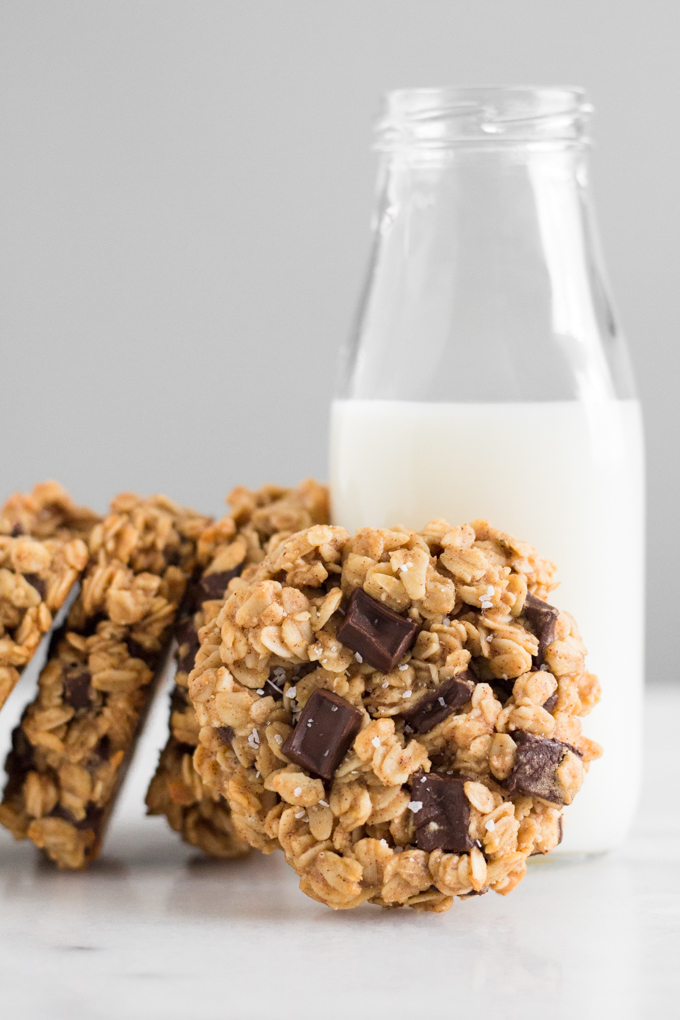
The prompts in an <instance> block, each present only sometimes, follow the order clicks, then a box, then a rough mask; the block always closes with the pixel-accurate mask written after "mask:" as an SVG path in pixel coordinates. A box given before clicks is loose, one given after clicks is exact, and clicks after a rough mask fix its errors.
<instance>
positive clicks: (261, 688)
mask: <svg viewBox="0 0 680 1020" xmlns="http://www.w3.org/2000/svg"><path fill="white" fill-rule="evenodd" d="M255 693H256V694H259V695H260V697H262V695H263V694H264V687H258V688H257V690H256V691H255Z"/></svg>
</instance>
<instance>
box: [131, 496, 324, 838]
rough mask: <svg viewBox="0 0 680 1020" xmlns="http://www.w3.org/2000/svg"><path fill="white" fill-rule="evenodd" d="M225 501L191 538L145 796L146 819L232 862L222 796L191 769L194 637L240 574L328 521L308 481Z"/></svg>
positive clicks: (194, 741) (232, 834)
mask: <svg viewBox="0 0 680 1020" xmlns="http://www.w3.org/2000/svg"><path fill="white" fill-rule="evenodd" d="M228 502H229V504H230V505H231V508H232V512H231V513H230V514H229V515H228V516H227V517H225V518H223V519H222V520H221V521H218V522H217V524H212V525H210V526H209V527H208V528H206V530H205V531H204V532H203V534H202V535H201V537H200V539H199V541H198V559H199V563H200V564H201V566H202V567H203V568H204V570H203V574H202V576H201V578H200V580H199V581H198V582H197V583H196V585H195V586H194V588H193V592H192V595H191V597H190V599H189V600H188V601H187V603H186V605H185V608H184V611H183V614H182V618H181V619H180V620H179V622H178V625H177V630H176V637H177V644H178V648H177V652H176V662H177V672H176V674H175V686H174V689H173V692H172V696H171V702H170V737H169V739H168V742H167V744H166V746H165V748H164V749H163V751H162V752H161V757H160V761H159V764H158V768H157V770H156V774H155V776H154V777H153V779H152V781H151V785H150V786H149V790H148V793H147V796H146V805H147V809H148V813H149V814H150V815H165V816H166V818H167V819H168V822H169V824H170V826H171V828H173V829H174V830H175V831H176V832H179V833H180V835H181V836H182V839H184V840H185V841H186V842H187V843H190V844H191V845H192V846H197V847H199V848H200V849H201V850H204V851H205V852H206V853H209V854H212V855H214V856H216V857H238V856H241V855H243V854H244V853H247V852H248V850H249V846H248V843H247V842H246V841H245V840H243V839H242V838H240V837H239V836H238V835H237V834H236V832H235V831H234V826H233V823H232V821H231V812H230V810H229V805H228V804H227V802H226V800H225V799H224V797H222V796H221V795H220V794H219V793H218V792H217V790H215V789H214V787H209V786H206V784H205V783H203V781H202V780H201V777H200V775H199V774H198V772H197V771H196V769H195V768H194V765H193V755H194V752H195V750H196V746H197V744H198V723H197V722H196V716H195V714H194V709H193V706H192V704H191V701H190V699H189V691H188V679H189V673H190V672H191V670H192V669H193V666H194V657H195V654H196V651H197V650H198V647H199V639H198V635H199V632H200V631H201V629H202V628H203V627H204V626H205V625H206V624H209V623H211V622H212V621H213V620H214V619H215V617H216V616H217V614H218V613H219V611H220V609H221V607H222V605H223V603H224V596H225V594H226V592H227V589H228V588H232V589H235V588H237V587H238V586H239V585H240V584H243V583H245V579H247V576H248V571H249V570H251V569H252V567H253V565H256V564H258V563H260V562H261V561H262V560H263V558H264V556H265V554H266V551H267V550H268V549H269V548H270V547H271V546H272V544H276V543H277V542H280V541H282V540H283V539H285V538H287V537H288V536H289V535H291V534H292V533H294V532H296V531H300V530H301V529H303V528H306V527H309V526H310V525H312V524H317V523H318V524H322V523H326V522H327V520H328V492H327V490H326V488H325V486H321V485H318V484H317V483H316V482H314V481H311V480H310V481H306V482H303V483H302V484H301V485H300V486H298V488H297V489H283V488H279V487H277V486H273V485H268V486H265V487H264V488H262V489H260V490H258V491H257V492H250V491H249V490H247V489H243V488H239V489H235V490H234V491H233V492H232V493H231V495H230V496H229V497H228Z"/></svg>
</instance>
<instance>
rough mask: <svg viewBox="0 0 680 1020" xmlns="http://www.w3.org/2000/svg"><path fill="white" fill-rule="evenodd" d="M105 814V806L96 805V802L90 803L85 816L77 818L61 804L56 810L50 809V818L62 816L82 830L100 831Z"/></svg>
mask: <svg viewBox="0 0 680 1020" xmlns="http://www.w3.org/2000/svg"><path fill="white" fill-rule="evenodd" d="M103 814H104V811H103V808H100V807H96V806H95V805H94V804H88V806H87V809H86V811H85V817H84V818H80V819H76V818H75V816H74V815H72V814H71V812H70V811H69V809H68V808H65V807H62V806H61V804H57V806H56V807H55V808H54V810H52V811H50V813H49V815H48V817H49V818H62V819H63V820H64V821H65V822H68V823H69V824H70V825H72V826H73V827H74V829H80V830H81V831H87V830H88V829H89V830H91V831H92V832H96V833H98V832H99V824H100V822H101V820H102V815H103Z"/></svg>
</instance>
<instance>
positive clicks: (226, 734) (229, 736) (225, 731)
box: [215, 726, 234, 747]
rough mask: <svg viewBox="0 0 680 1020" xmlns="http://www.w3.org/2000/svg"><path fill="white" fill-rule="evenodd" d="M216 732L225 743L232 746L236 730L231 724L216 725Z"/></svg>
mask: <svg viewBox="0 0 680 1020" xmlns="http://www.w3.org/2000/svg"><path fill="white" fill-rule="evenodd" d="M215 733H216V734H217V736H218V737H219V738H220V740H221V741H222V743H223V744H228V745H229V747H231V742H232V740H233V739H234V731H233V730H232V728H231V726H216V727H215Z"/></svg>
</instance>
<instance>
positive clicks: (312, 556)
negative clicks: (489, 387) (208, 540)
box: [189, 520, 601, 912]
mask: <svg viewBox="0 0 680 1020" xmlns="http://www.w3.org/2000/svg"><path fill="white" fill-rule="evenodd" d="M553 574H554V567H553V565H552V564H551V563H549V562H547V561H545V560H543V559H541V558H540V557H539V556H538V555H537V554H536V553H535V551H534V550H533V549H532V548H531V547H530V546H529V545H527V544H526V543H524V542H519V541H517V540H516V539H514V538H512V537H511V536H510V535H507V534H504V533H502V532H500V531H498V530H496V529H495V528H492V527H491V526H490V525H489V524H487V523H486V522H485V521H474V522H473V523H472V524H466V525H463V526H459V527H452V526H451V525H450V524H448V523H447V522H446V521H443V520H434V521H431V522H430V523H429V524H427V525H426V526H425V528H423V530H422V531H420V532H414V531H408V530H406V529H404V528H394V529H392V530H375V529H371V528H365V529H363V530H361V531H359V532H357V534H356V535H354V536H353V537H352V536H350V535H349V534H348V533H347V532H346V531H345V530H344V529H343V528H339V527H330V526H323V525H317V526H315V527H311V528H308V529H307V530H305V531H302V532H300V533H299V534H296V535H294V536H292V537H291V538H289V539H288V540H286V541H284V542H281V543H279V544H278V545H277V546H276V547H275V548H274V549H273V550H272V551H271V552H269V553H268V555H267V556H266V558H265V559H264V560H263V562H262V563H261V564H260V566H259V568H258V569H257V571H256V572H254V573H253V575H252V576H251V577H250V578H249V583H247V584H241V585H240V586H239V587H237V588H236V589H235V590H233V591H232V592H231V593H230V594H229V596H228V598H227V600H226V602H225V604H224V606H223V607H222V608H221V610H220V612H219V613H218V614H217V616H216V617H215V619H214V620H213V621H212V622H210V623H208V624H206V626H205V627H204V629H203V632H202V642H201V647H200V649H199V651H198V653H197V656H196V665H195V668H194V670H193V671H192V672H191V674H190V676H189V693H190V696H191V699H192V702H193V704H194V708H195V711H196V719H197V721H198V724H199V726H200V730H199V740H200V743H199V746H198V748H197V750H196V753H195V755H194V764H195V767H196V769H197V770H198V772H199V773H200V775H201V778H202V780H203V783H204V784H205V785H206V786H208V787H211V788H212V789H214V790H215V791H217V792H219V793H221V794H222V795H223V796H225V797H226V798H227V800H228V801H229V804H230V806H231V809H232V815H233V819H234V824H235V827H236V829H237V831H238V833H239V834H240V835H241V836H242V837H243V838H244V839H246V840H247V841H248V842H249V843H250V844H251V845H252V846H254V847H259V848H260V849H261V850H263V851H264V852H270V851H272V850H274V849H276V848H281V849H282V850H283V851H284V853H285V855H286V859H287V860H288V862H289V863H290V864H291V865H292V866H293V867H294V868H295V870H296V871H297V873H298V875H299V876H300V887H301V889H302V890H303V891H304V892H305V893H307V895H309V896H311V897H312V898H313V899H316V900H318V901H320V902H321V903H325V904H327V905H328V906H330V907H333V908H336V909H344V908H349V907H355V906H357V905H359V904H360V903H363V902H365V901H370V902H372V903H376V904H379V905H381V906H385V907H395V906H400V905H408V906H411V907H414V908H416V909H419V910H428V911H437V912H439V911H443V910H447V909H448V908H449V907H450V906H451V904H452V902H453V899H454V897H456V896H460V897H462V898H465V897H468V896H472V895H478V894H480V893H485V892H486V891H487V890H488V889H493V890H494V891H496V892H498V893H502V894H506V893H508V892H510V891H511V890H512V889H513V888H514V887H515V886H516V885H517V883H518V882H519V881H520V880H521V879H522V877H523V875H524V873H525V862H526V859H527V858H528V857H529V856H530V855H531V854H535V853H541V854H545V853H547V852H548V851H550V850H551V849H552V848H553V847H555V846H556V845H557V844H558V843H559V841H560V838H561V832H562V813H563V809H564V806H565V805H567V804H569V803H571V801H572V799H573V797H574V796H575V795H576V793H577V791H578V789H579V787H580V785H581V783H582V781H583V778H584V775H585V772H586V771H587V769H588V766H589V764H590V762H591V760H592V759H594V758H596V757H598V756H599V755H600V753H601V750H600V748H599V747H598V745H597V744H595V743H594V742H593V741H591V740H589V739H587V738H586V737H584V736H582V734H581V722H580V716H583V715H585V714H587V712H588V711H590V709H591V708H592V706H593V705H594V704H595V703H596V701H597V700H598V697H599V689H598V684H597V680H596V678H595V677H594V676H592V675H591V674H589V673H587V672H586V670H585V663H584V655H585V648H584V647H583V644H582V642H581V640H580V638H579V635H578V631H577V629H576V625H575V623H574V621H573V619H572V618H571V617H570V616H569V615H568V614H567V613H564V612H559V611H558V610H556V609H554V608H553V607H552V606H551V605H550V604H549V602H548V601H547V599H548V596H549V593H550V591H551V589H552V588H553V587H554V586H555V585H554V583H553Z"/></svg>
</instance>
